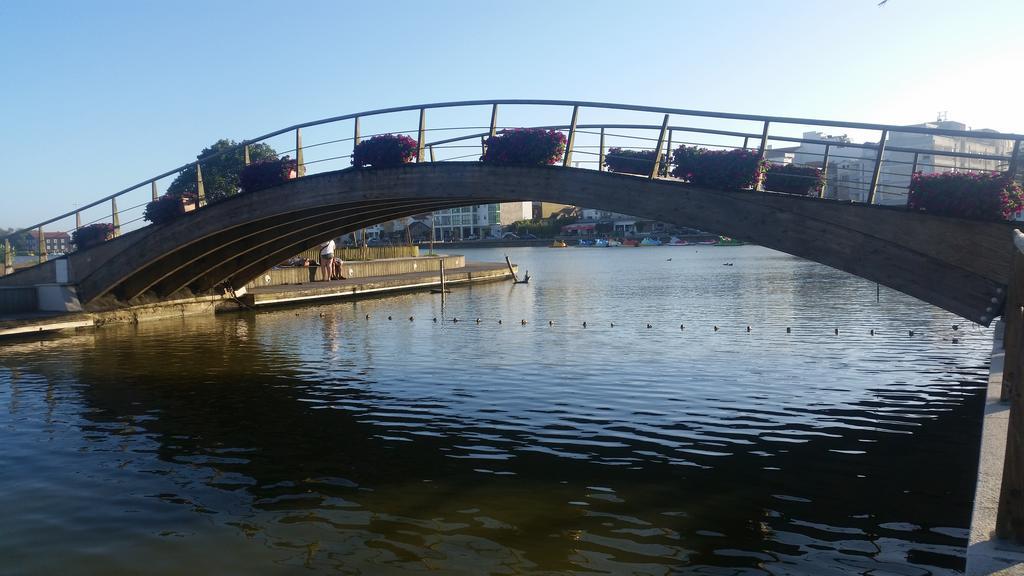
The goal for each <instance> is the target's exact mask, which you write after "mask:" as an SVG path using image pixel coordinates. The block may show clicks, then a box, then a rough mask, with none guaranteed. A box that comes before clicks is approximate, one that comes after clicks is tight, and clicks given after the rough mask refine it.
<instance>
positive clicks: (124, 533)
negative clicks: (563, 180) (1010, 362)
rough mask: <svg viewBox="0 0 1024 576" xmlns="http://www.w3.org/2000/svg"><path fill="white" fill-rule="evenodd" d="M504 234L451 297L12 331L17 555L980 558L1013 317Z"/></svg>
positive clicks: (277, 559) (29, 561)
mask: <svg viewBox="0 0 1024 576" xmlns="http://www.w3.org/2000/svg"><path fill="white" fill-rule="evenodd" d="M508 253H509V255H510V256H512V258H513V260H514V261H517V262H518V263H519V264H520V266H521V268H528V269H529V270H530V273H531V275H532V276H533V278H534V280H533V283H531V284H530V285H529V286H512V285H510V284H504V283H502V284H490V285H481V286H476V287H473V288H460V289H456V290H455V292H454V293H453V294H452V295H451V298H450V299H449V300H448V302H447V305H446V307H445V309H444V310H442V309H441V306H440V302H439V301H438V299H437V298H438V297H437V296H431V295H427V294H415V295H404V296H396V297H389V298H385V299H380V300H368V301H362V302H356V303H337V304H328V305H323V306H319V307H306V308H291V309H279V310H275V311H269V312H261V313H259V314H245V315H230V316H223V317H218V318H215V319H190V320H188V321H173V322H162V323H154V324H142V325H138V326H114V327H108V328H104V329H101V330H97V331H95V332H86V333H81V334H78V335H73V336H68V337H56V338H53V339H50V340H45V341H43V342H29V341H20V342H14V343H11V342H6V343H3V344H0V429H2V430H3V437H4V450H3V452H2V456H0V509H2V510H3V511H4V515H3V518H2V519H0V556H2V557H3V558H5V559H6V560H5V565H4V570H8V569H10V570H13V571H15V572H24V573H41V574H42V573H62V574H68V573H83V574H85V573H119V572H126V573H132V572H141V571H144V572H146V573H151V574H180V573H182V572H186V571H191V572H199V573H202V572H208V573H245V574H252V573H261V574H262V573H267V574H273V573H279V572H280V573H291V572H293V571H294V570H295V569H296V568H297V567H299V568H301V567H310V568H315V569H320V570H323V571H328V570H334V571H340V572H342V573H350V574H359V573H361V574H387V573H406V572H424V571H431V570H433V571H437V572H440V573H444V574H476V573H493V574H515V573H537V574H541V573H543V574H556V573H598V574H602V573H615V574H669V573H695V574H815V575H828V574H869V573H870V574H877V573H891V574H907V575H917V574H951V573H956V572H957V570H958V569H962V566H963V555H964V547H965V544H966V536H967V527H968V524H969V514H970V503H971V498H972V496H973V493H972V491H973V480H974V475H975V468H976V459H977V445H978V436H979V426H980V406H981V394H980V391H981V390H982V386H983V384H984V378H985V376H986V371H987V359H988V358H987V352H988V346H989V345H990V333H989V332H988V331H987V330H982V329H980V328H977V327H970V328H968V327H967V326H964V327H962V328H961V329H960V330H959V331H957V332H955V334H956V336H957V338H958V339H959V342H958V343H956V344H954V343H953V342H952V337H953V335H954V332H953V331H952V329H951V324H954V323H959V324H966V323H963V322H960V321H958V320H957V319H955V318H954V317H952V316H950V315H948V314H945V313H943V312H940V311H937V310H935V309H934V308H931V307H929V306H926V305H924V304H921V303H919V302H916V301H913V300H911V299H909V298H906V297H903V296H901V295H898V294H895V293H892V292H890V291H886V290H882V291H881V293H880V295H881V297H880V301H878V302H876V301H875V297H876V293H875V286H874V285H873V284H869V283H866V282H864V281H861V280H858V279H856V278H851V277H849V276H847V275H844V274H842V273H839V272H835V271H833V270H830V269H828V268H824V267H821V266H817V265H814V264H810V263H807V262H803V261H800V260H796V259H793V258H789V257H786V256H783V255H779V254H777V253H773V252H770V251H767V250H764V249H760V248H756V247H742V248H703V249H699V250H698V249H693V248H667V247H666V248H651V249H603V250H602V249H567V250H546V249H510V250H508ZM502 255H503V253H498V252H493V251H480V252H479V253H475V252H474V253H469V256H470V257H471V258H474V259H487V260H500V258H501V257H502ZM668 258H672V260H671V261H669V260H668ZM725 262H730V263H733V266H728V267H723V266H722V264H723V263H725ZM320 312H323V313H324V317H322V318H321V317H320V316H319V314H320ZM367 314H369V315H370V318H369V319H367V318H366V315H367ZM389 315H390V316H391V317H392V320H388V316H389ZM410 316H411V317H412V318H413V319H412V320H410ZM435 317H436V318H437V319H438V321H437V322H436V323H435V322H434V321H433V318H435ZM455 317H458V318H459V319H460V320H461V321H460V322H453V321H452V319H453V318H455ZM477 318H479V320H480V321H479V323H478V322H477V321H476V319H477ZM523 319H525V320H527V321H528V322H527V324H525V325H523V324H521V320H523ZM499 320H501V321H502V322H501V323H500V324H499V323H498V321H499ZM549 321H551V322H552V323H553V325H549ZM584 321H586V322H587V327H586V328H584V327H583V325H582V323H583V322H584ZM612 323H614V324H615V325H614V326H612ZM648 323H650V324H651V326H652V327H651V328H647V327H646V326H647V324H648ZM680 324H682V325H683V328H680ZM716 325H717V326H718V327H719V330H718V331H715V330H714V329H713V326H716ZM747 326H750V331H749V332H748V331H747ZM787 327H789V328H791V332H790V333H787V332H786V328H787ZM836 328H838V329H839V334H838V335H836V334H835V329H836ZM871 329H874V330H875V335H874V336H872V335H870V332H869V330H871ZM908 330H914V332H915V335H914V336H913V337H910V336H908Z"/></svg>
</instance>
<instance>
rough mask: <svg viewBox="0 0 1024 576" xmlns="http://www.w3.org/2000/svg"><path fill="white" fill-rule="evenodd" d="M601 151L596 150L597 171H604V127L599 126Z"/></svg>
mask: <svg viewBox="0 0 1024 576" xmlns="http://www.w3.org/2000/svg"><path fill="white" fill-rule="evenodd" d="M600 148H601V151H600V152H598V156H597V170H598V171H599V172H603V171H604V127H602V128H601V146H600Z"/></svg>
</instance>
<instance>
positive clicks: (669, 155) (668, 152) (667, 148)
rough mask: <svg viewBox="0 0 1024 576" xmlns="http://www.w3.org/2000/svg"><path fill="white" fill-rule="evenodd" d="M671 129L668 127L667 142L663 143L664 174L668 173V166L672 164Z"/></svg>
mask: <svg viewBox="0 0 1024 576" xmlns="http://www.w3.org/2000/svg"><path fill="white" fill-rule="evenodd" d="M673 132H674V131H673V130H672V129H671V128H669V129H668V143H666V144H665V170H664V174H665V176H668V175H669V168H670V166H672V134H673Z"/></svg>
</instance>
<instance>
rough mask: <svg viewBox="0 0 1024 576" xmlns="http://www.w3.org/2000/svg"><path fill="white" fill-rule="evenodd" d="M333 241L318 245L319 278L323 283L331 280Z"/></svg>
mask: <svg viewBox="0 0 1024 576" xmlns="http://www.w3.org/2000/svg"><path fill="white" fill-rule="evenodd" d="M334 247H335V245H334V239H333V238H331V239H330V240H328V241H327V242H324V243H323V244H321V245H320V277H321V278H322V281H323V282H327V281H328V280H330V279H331V272H332V270H331V269H332V268H334Z"/></svg>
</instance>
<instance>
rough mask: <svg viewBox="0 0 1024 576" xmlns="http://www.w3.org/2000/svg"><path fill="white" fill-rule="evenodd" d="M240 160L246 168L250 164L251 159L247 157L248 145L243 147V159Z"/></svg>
mask: <svg viewBox="0 0 1024 576" xmlns="http://www.w3.org/2000/svg"><path fill="white" fill-rule="evenodd" d="M242 160H243V162H245V165H246V166H248V165H249V164H252V158H250V157H249V145H248V144H246V145H245V156H244V158H243V159H242Z"/></svg>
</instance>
